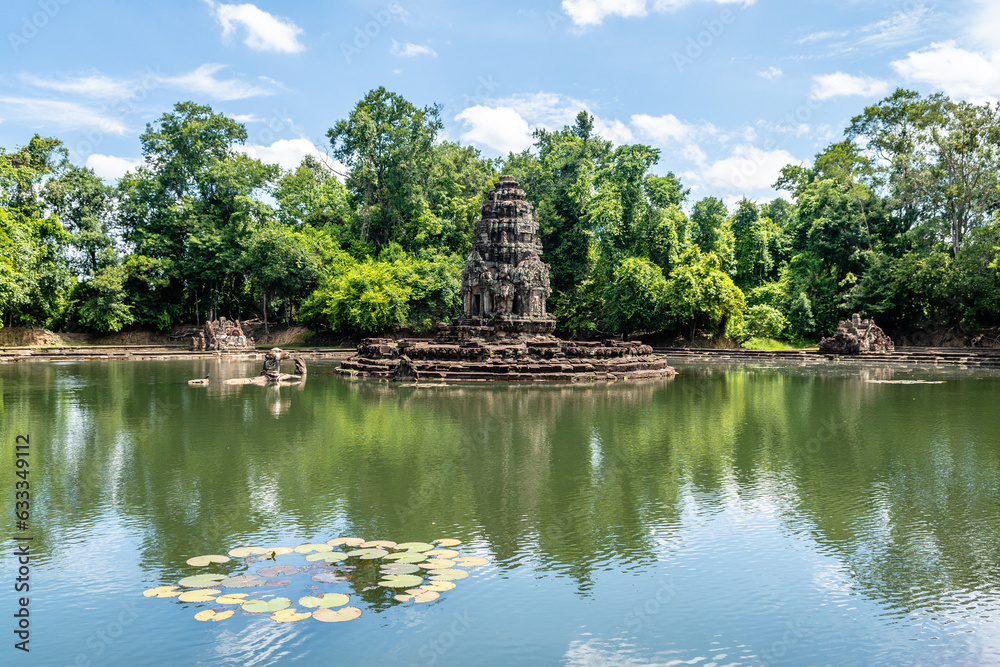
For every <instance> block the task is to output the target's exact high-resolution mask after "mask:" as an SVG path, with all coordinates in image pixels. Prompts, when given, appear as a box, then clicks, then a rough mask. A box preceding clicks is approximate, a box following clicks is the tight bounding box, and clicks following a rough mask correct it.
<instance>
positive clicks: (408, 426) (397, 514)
mask: <svg viewBox="0 0 1000 667" xmlns="http://www.w3.org/2000/svg"><path fill="white" fill-rule="evenodd" d="M213 363H214V364H215V365H211V364H213ZM331 369H332V367H324V366H323V365H322V364H316V365H314V366H313V367H312V368H311V369H310V370H311V371H312V374H311V380H310V382H309V384H308V386H305V384H301V385H298V386H294V387H257V386H237V387H232V386H226V385H224V384H216V383H213V384H212V385H210V386H209V387H207V388H191V387H188V386H186V382H185V381H186V379H187V378H190V377H202V376H203V375H204V374H205V373H206V372H207V371H208V370H211V371H212V377H213V378H219V379H226V378H228V377H247V376H248V375H246V373H248V372H250V374H251V375H252V370H253V369H252V367H250V366H249V365H248V364H245V363H244V364H240V363H233V364H228V365H227V364H225V363H217V362H204V363H203V362H191V363H190V364H187V365H182V364H160V363H135V364H107V365H96V364H95V365H66V366H56V365H47V366H41V365H35V366H31V367H30V368H29V367H6V368H4V369H2V375H0V381H2V385H0V388H2V394H0V400H2V401H3V408H4V409H3V417H2V419H3V428H4V432H5V433H17V432H30V433H31V434H32V437H33V439H34V441H36V442H39V443H45V450H44V451H45V455H44V456H45V462H44V466H40V470H39V473H38V474H39V477H38V479H39V486H40V488H43V489H44V498H45V507H46V511H45V512H44V513H41V514H39V515H38V516H37V517H36V523H35V526H36V527H37V529H38V530H37V534H36V540H37V544H38V547H39V551H40V553H41V557H42V560H43V562H49V561H55V562H60V558H61V556H62V555H63V554H64V553H65V551H66V550H68V549H69V548H71V546H72V545H74V544H78V543H79V542H80V541H81V540H82V541H87V540H88V539H91V538H92V539H93V540H94V541H95V542H96V541H99V539H100V535H98V534H96V533H97V531H100V530H101V528H100V526H101V524H107V523H108V522H111V523H123V524H125V525H127V526H128V527H129V530H133V531H135V532H136V534H137V535H138V537H139V548H140V554H139V563H138V566H139V567H141V568H143V569H145V570H146V571H147V572H148V573H149V577H150V579H152V580H156V581H170V580H172V579H176V578H177V577H179V576H180V575H181V573H182V568H181V567H180V566H179V565H178V564H179V563H183V561H184V559H185V558H186V557H187V556H190V555H194V554H198V553H215V552H218V551H221V550H224V549H228V548H230V547H232V546H236V545H238V544H241V543H244V542H246V541H248V540H260V539H263V538H268V539H271V540H275V541H276V543H291V542H294V541H296V540H302V541H305V540H311V539H316V538H322V539H328V538H329V537H333V536H334V535H335V534H350V533H354V534H358V535H362V536H365V537H370V538H375V537H385V538H389V539H394V540H398V541H406V540H427V539H432V538H435V537H440V536H446V535H447V536H456V537H459V538H461V539H464V540H466V541H468V542H470V543H474V544H479V545H482V546H483V547H484V548H486V549H488V550H489V552H490V553H491V554H492V556H493V558H494V560H495V562H496V563H497V566H498V567H499V568H500V569H501V570H504V571H508V572H514V571H516V570H517V569H519V568H523V567H531V568H533V569H534V570H536V571H538V572H539V573H542V574H543V575H544V576H551V577H557V578H568V579H569V580H571V581H573V582H574V583H575V585H576V586H575V587H576V590H577V592H578V594H579V595H581V596H585V597H586V596H589V595H592V593H593V589H594V586H595V582H596V581H597V580H598V579H599V578H600V575H601V573H604V572H626V573H627V572H630V571H635V572H642V571H649V570H651V569H653V568H655V567H657V564H658V563H663V562H665V561H666V562H669V559H670V558H671V557H672V555H675V554H679V553H682V552H685V550H687V551H690V550H698V549H706V550H711V549H720V550H724V549H726V548H727V540H730V539H732V537H733V535H737V536H741V535H742V536H744V537H745V536H748V535H749V536H753V535H754V533H753V531H754V530H758V529H759V530H761V531H765V530H771V526H772V520H773V525H777V526H778V527H779V528H778V530H780V531H783V532H784V533H785V534H787V535H788V536H789V537H788V539H790V540H792V541H799V540H808V541H809V543H810V544H811V545H813V546H812V548H814V549H815V550H816V552H817V553H820V554H823V555H826V556H831V557H833V558H834V559H835V561H836V563H838V565H837V566H836V567H834V569H832V570H826V571H825V573H824V574H822V575H816V579H815V580H814V581H813V582H812V584H810V585H812V586H814V587H819V588H823V589H826V590H840V589H843V590H844V591H861V592H863V593H864V595H866V596H868V597H869V598H870V599H872V600H876V601H878V602H879V604H882V605H884V606H885V607H886V608H888V609H890V610H892V613H894V614H897V615H898V616H899V617H900V618H904V617H907V616H908V615H910V614H914V613H920V614H947V615H948V616H949V618H951V619H961V618H962V617H963V614H964V615H965V616H966V617H967V620H969V622H971V619H972V618H973V617H975V616H976V615H979V616H982V615H984V614H990V615H993V616H994V617H996V616H997V615H998V614H1000V608H998V606H997V600H998V597H997V593H998V591H1000V566H998V563H1000V534H998V531H1000V528H998V527H1000V508H998V505H997V503H996V497H997V493H996V490H997V488H998V486H1000V450H998V449H997V446H996V443H997V442H998V438H997V436H998V432H997V430H998V429H997V426H996V422H995V421H993V420H992V419H990V418H989V415H990V414H991V412H992V410H993V409H994V406H995V405H996V404H997V400H998V399H1000V382H998V381H997V379H996V378H995V377H986V376H984V377H981V378H979V379H968V378H963V377H961V376H957V375H951V376H934V377H945V379H947V380H948V382H947V383H946V384H940V385H895V384H873V383H872V382H871V381H872V380H880V381H882V380H894V379H908V378H914V377H917V375H919V373H917V375H914V373H915V371H914V370H913V369H851V368H838V369H836V370H835V372H832V373H818V372H816V370H815V369H795V368H789V369H774V368H752V367H743V368H738V369H731V368H724V367H703V368H693V369H689V370H688V372H687V373H686V375H685V376H684V377H681V378H678V379H677V380H676V381H674V382H654V383H636V384H632V383H616V384H613V385H603V384H602V385H593V386H589V385H588V386H559V387H544V386H536V387H522V386H511V387H489V386H451V387H400V386H395V385H389V384H379V383H368V382H348V381H344V380H341V379H338V378H335V377H334V376H333V375H332V374H331V372H330V371H331ZM0 456H2V457H3V466H2V467H3V470H5V472H9V471H10V470H11V468H12V466H13V462H12V459H11V453H10V451H7V450H5V451H4V452H3V454H2V455H0ZM8 476H9V475H8ZM758 520H759V521H761V522H762V523H761V524H759V526H760V527H757V526H758V524H755V523H754V522H755V521H758ZM713 522H714V523H713ZM727 523H728V525H729V526H730V529H731V531H733V532H732V533H731V534H728V535H727V534H719V535H702V534H701V533H699V531H698V530H693V527H698V526H701V527H704V526H709V525H727ZM765 527H766V528H765ZM10 531H11V528H10V527H5V528H4V533H3V537H4V540H5V541H7V542H8V543H9V540H10V538H11V532H10ZM761 534H763V532H762V533H761ZM698 540H705V541H704V542H699V541H698ZM712 540H714V541H712ZM756 567H767V566H766V565H761V564H758V565H757V566H756ZM767 577H770V579H767V580H764V579H762V580H761V581H760V582H758V583H759V586H758V589H759V590H760V591H762V592H761V593H760V594H761V595H762V596H764V597H762V598H761V600H759V602H760V604H762V605H765V606H766V605H769V604H771V605H777V602H775V601H774V600H772V601H771V602H768V600H767V599H765V598H766V595H768V594H769V593H768V591H772V592H773V591H781V592H780V593H774V595H775V596H776V599H777V597H780V596H781V595H785V594H786V592H785V589H784V588H783V586H782V582H781V581H780V578H781V574H780V572H774V571H773V570H770V571H769V573H768V575H767ZM765 579H766V578H765ZM845 595H846V593H845ZM248 631H249V630H248ZM238 639H239V638H235V639H234V641H236V640H238ZM266 641H267V642H273V643H275V646H279V645H280V641H279V640H278V639H276V638H275V637H269V638H267V639H266ZM241 650H242V649H241ZM574 650H577V649H574ZM581 650H582V649H581Z"/></svg>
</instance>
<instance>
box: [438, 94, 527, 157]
mask: <svg viewBox="0 0 1000 667" xmlns="http://www.w3.org/2000/svg"><path fill="white" fill-rule="evenodd" d="M455 120H457V121H461V122H462V124H463V125H464V126H465V127H466V128H467V129H466V130H465V131H464V132H462V140H463V141H470V142H472V143H476V144H480V145H482V146H488V147H490V148H492V149H494V150H496V151H498V152H499V153H501V154H502V155H506V154H507V153H510V152H519V151H522V150H524V149H525V148H528V147H529V146H531V144H532V142H533V139H532V137H531V131H532V130H531V126H530V125H528V121H526V120H525V119H524V118H523V117H522V116H521V114H519V113H518V112H517V111H515V110H514V109H512V108H510V107H503V106H502V107H496V108H493V107H487V106H483V105H477V106H474V107H469V108H468V109H465V110H464V111H462V113H460V114H458V115H457V116H455Z"/></svg>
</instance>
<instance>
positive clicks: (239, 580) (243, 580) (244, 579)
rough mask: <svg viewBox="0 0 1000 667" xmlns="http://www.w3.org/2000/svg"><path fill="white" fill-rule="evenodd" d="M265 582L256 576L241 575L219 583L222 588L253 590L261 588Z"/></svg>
mask: <svg viewBox="0 0 1000 667" xmlns="http://www.w3.org/2000/svg"><path fill="white" fill-rule="evenodd" d="M265 583H266V582H265V581H264V579H263V578H262V577H260V576H258V575H256V574H241V575H239V576H238V577H227V578H225V579H223V580H222V581H220V582H219V586H222V587H223V588H254V587H255V586H263V585H264V584H265Z"/></svg>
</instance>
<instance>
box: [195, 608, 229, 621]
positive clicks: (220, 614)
mask: <svg viewBox="0 0 1000 667" xmlns="http://www.w3.org/2000/svg"><path fill="white" fill-rule="evenodd" d="M232 615H233V610H232V609H227V610H226V611H215V610H214V609H205V610H204V611H199V612H198V613H197V614H195V615H194V620H196V621H224V620H226V619H227V618H229V617H230V616H232Z"/></svg>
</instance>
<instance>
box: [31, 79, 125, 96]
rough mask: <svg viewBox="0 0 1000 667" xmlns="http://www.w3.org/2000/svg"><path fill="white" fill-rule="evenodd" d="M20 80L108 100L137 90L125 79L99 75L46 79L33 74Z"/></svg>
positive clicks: (46, 87)
mask: <svg viewBox="0 0 1000 667" xmlns="http://www.w3.org/2000/svg"><path fill="white" fill-rule="evenodd" d="M20 79H21V80H22V81H24V82H25V83H27V84H28V85H30V86H33V87H35V88H42V89H44V90H54V91H55V92H57V93H70V94H73V95H82V96H84V97H96V98H100V99H108V100H120V99H125V98H127V97H131V96H132V94H133V93H134V92H135V89H136V85H135V84H134V83H133V82H130V81H127V80H124V79H112V78H111V77H108V76H105V75H103V74H98V73H95V74H89V75H86V76H79V77H75V78H73V77H66V78H62V79H44V78H42V77H38V76H34V75H32V74H21V75H20Z"/></svg>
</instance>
